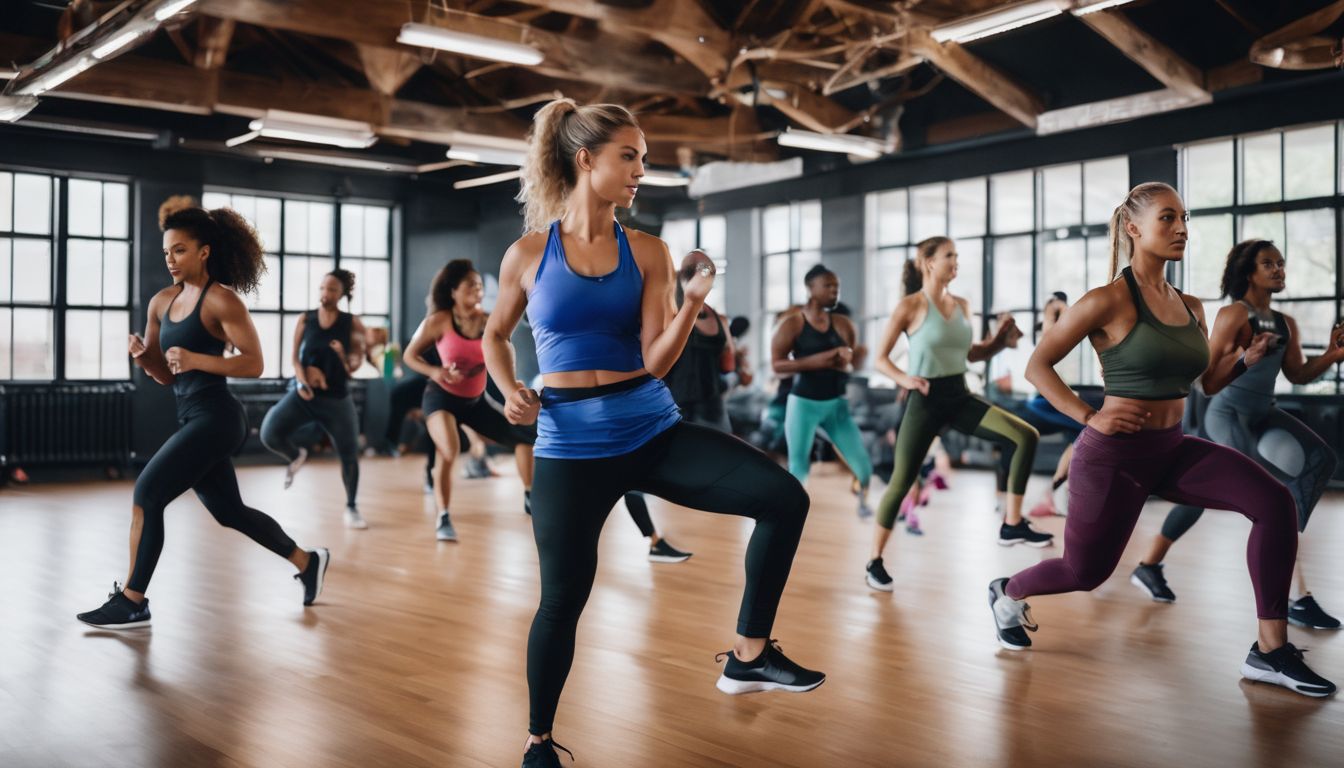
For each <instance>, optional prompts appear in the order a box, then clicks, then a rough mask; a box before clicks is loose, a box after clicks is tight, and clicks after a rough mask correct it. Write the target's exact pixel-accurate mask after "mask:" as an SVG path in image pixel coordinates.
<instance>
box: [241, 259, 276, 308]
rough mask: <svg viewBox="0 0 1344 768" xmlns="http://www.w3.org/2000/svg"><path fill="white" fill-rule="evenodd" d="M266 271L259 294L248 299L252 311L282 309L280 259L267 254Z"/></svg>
mask: <svg viewBox="0 0 1344 768" xmlns="http://www.w3.org/2000/svg"><path fill="white" fill-rule="evenodd" d="M264 258H265V260H266V271H265V272H264V273H262V275H261V284H260V285H259V286H257V292H256V293H255V294H254V295H252V296H249V297H248V307H249V308H250V309H279V308H280V257H279V256H276V255H274V254H270V253H268V254H266V256H265V257H264Z"/></svg>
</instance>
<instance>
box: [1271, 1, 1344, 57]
mask: <svg viewBox="0 0 1344 768" xmlns="http://www.w3.org/2000/svg"><path fill="white" fill-rule="evenodd" d="M1340 16H1344V0H1338V2H1334V3H1331V4H1330V5H1327V6H1326V7H1324V8H1322V9H1320V10H1319V11H1316V12H1315V13H1311V14H1308V15H1307V16H1304V17H1302V18H1300V19H1298V20H1297V21H1294V22H1293V23H1291V24H1289V25H1287V26H1284V27H1280V28H1279V29H1276V30H1274V31H1273V32H1270V33H1269V34H1268V35H1265V36H1264V37H1262V38H1260V39H1259V40H1256V41H1255V42H1254V43H1252V44H1251V61H1254V62H1255V63H1256V64H1260V65H1262V66H1266V67H1275V68H1277V69H1332V68H1334V69H1337V68H1339V66H1340V65H1341V55H1340V53H1339V48H1340V40H1339V38H1338V37H1331V36H1329V35H1323V34H1321V33H1322V32H1324V31H1325V30H1326V29H1327V28H1328V27H1330V26H1331V25H1332V24H1334V23H1335V22H1336V21H1337V20H1339V17H1340Z"/></svg>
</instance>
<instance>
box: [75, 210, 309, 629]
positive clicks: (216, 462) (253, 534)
mask: <svg viewBox="0 0 1344 768" xmlns="http://www.w3.org/2000/svg"><path fill="white" fill-rule="evenodd" d="M159 226H160V228H162V229H163V254H164V261H165V262H166V263H167V266H168V273H169V274H170V275H172V278H173V284H172V285H171V286H169V287H167V288H164V289H163V290H161V291H159V292H158V293H157V294H155V295H154V298H152V299H150V302H149V312H148V315H149V317H148V322H147V324H146V328H145V336H144V338H143V339H142V338H141V337H140V336H138V335H135V334H132V335H131V336H130V339H129V342H128V345H127V346H128V349H129V351H130V354H131V357H132V358H133V359H134V360H135V363H136V365H138V366H140V367H141V368H143V369H144V371H145V373H146V374H148V375H149V376H150V377H151V378H153V379H154V381H156V382H158V383H160V384H163V385H166V386H172V388H173V394H174V395H175V397H176V400H177V420H178V424H179V425H180V428H179V429H178V430H177V432H175V433H174V434H173V436H172V437H170V438H168V440H167V441H166V442H165V443H164V444H163V445H162V446H161V447H160V448H159V450H158V451H157V452H156V453H155V454H154V456H153V457H152V458H151V459H150V460H149V463H148V464H147V465H145V469H144V471H143V472H141V473H140V477H139V479H138V480H136V483H135V497H134V502H133V506H132V507H131V562H130V573H129V575H128V576H127V578H126V586H125V588H124V589H123V588H122V587H121V585H119V584H116V583H113V585H112V593H111V594H110V595H108V600H107V602H106V603H104V604H103V605H102V607H101V608H97V609H95V610H92V611H89V612H87V613H81V614H79V615H78V616H77V617H76V618H78V619H79V620H80V621H82V622H84V623H85V624H90V625H92V626H95V627H99V628H101V629H130V628H133V627H145V626H149V623H150V613H149V598H147V597H145V591H146V590H147V589H148V588H149V580H150V577H152V576H153V575H154V568H155V566H157V565H158V562H159V554H160V553H161V552H162V551H163V540H164V529H163V512H164V508H166V507H167V506H168V504H169V503H170V502H172V500H173V499H176V498H177V497H178V496H181V495H182V494H183V493H185V492H186V491H187V489H188V488H190V489H192V490H194V491H196V496H197V498H199V499H200V500H201V503H202V504H204V505H205V508H206V509H207V510H208V511H209V512H210V514H211V515H213V516H214V518H215V520H216V521H217V522H218V523H219V524H220V525H222V526H224V527H226V528H233V529H234V530H237V531H240V532H242V533H244V534H246V535H247V536H248V537H249V538H251V539H252V540H253V541H255V542H257V543H258V544H260V545H262V546H263V547H265V548H266V549H269V550H270V551H272V552H274V553H275V554H277V555H279V556H280V557H283V558H285V559H287V560H289V562H290V563H292V564H293V565H294V567H295V568H297V569H298V571H299V572H298V574H297V575H296V576H295V577H294V578H295V579H297V580H298V581H299V582H300V583H302V585H303V604H304V605H312V604H313V601H315V600H316V599H317V596H318V595H319V594H321V593H322V583H323V580H324V579H325V577H326V571H327V564H328V562H329V561H330V559H331V555H330V553H329V552H328V551H327V550H326V549H316V550H304V549H300V548H299V547H298V546H296V545H295V544H294V540H293V539H291V538H290V537H289V536H287V535H286V534H285V532H284V530H282V529H281V528H280V524H279V523H277V522H276V521H275V520H274V519H272V518H271V517H269V516H268V515H266V514H265V513H264V512H260V511H258V510H255V509H252V508H251V507H248V506H247V505H245V504H243V500H242V497H241V496H240V495H239V493H238V477H237V475H235V474H234V471H233V462H232V461H231V460H230V458H229V457H230V456H232V454H233V452H234V451H236V450H237V449H238V448H239V447H240V446H241V445H242V444H243V441H244V440H246V439H247V419H246V417H245V416H244V413H243V406H242V404H241V403H239V402H238V400H237V399H235V398H234V396H233V395H232V394H230V392H229V387H228V381H227V377H230V376H232V377H234V378H242V379H255V378H257V377H258V376H260V375H261V371H262V355H261V342H260V341H258V339H257V329H256V327H255V326H254V325H253V324H252V316H251V315H249V314H248V312H247V306H246V305H245V304H243V300H242V299H241V298H239V296H238V294H240V293H243V294H246V293H251V292H252V291H255V290H256V288H257V285H258V283H259V282H260V280H261V275H262V272H264V271H265V269H266V266H265V262H264V261H263V260H262V248H261V243H260V242H259V241H258V239H257V233H256V232H255V231H254V230H253V229H252V227H251V226H250V225H249V224H248V223H247V221H246V220H244V219H243V217H242V216H239V215H238V214H237V213H236V212H235V211H233V210H231V209H229V208H216V209H214V210H212V211H207V210H205V209H204V208H197V207H188V208H168V207H165V208H161V209H160V210H159ZM226 346H228V347H232V348H233V349H234V350H236V351H237V354H235V355H229V356H225V354H224V349H225V347H226Z"/></svg>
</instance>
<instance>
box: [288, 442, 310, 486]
mask: <svg viewBox="0 0 1344 768" xmlns="http://www.w3.org/2000/svg"><path fill="white" fill-rule="evenodd" d="M306 461H308V449H307V448H300V449H299V457H298V458H297V459H295V460H293V461H291V462H289V466H287V467H285V490H289V486H291V485H293V484H294V476H295V475H297V474H298V473H299V468H300V467H302V466H303V465H304V462H306Z"/></svg>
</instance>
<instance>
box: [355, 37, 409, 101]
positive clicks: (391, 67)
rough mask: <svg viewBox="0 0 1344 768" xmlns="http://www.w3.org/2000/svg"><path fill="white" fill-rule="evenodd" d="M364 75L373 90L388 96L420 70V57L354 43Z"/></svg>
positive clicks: (394, 93)
mask: <svg viewBox="0 0 1344 768" xmlns="http://www.w3.org/2000/svg"><path fill="white" fill-rule="evenodd" d="M355 48H356V49H357V50H358V51H359V61H360V63H361V64H362V65H363V68H364V76H365V77H367V78H368V79H369V85H371V86H373V89H374V90H375V91H378V92H379V93H382V94H386V95H388V96H394V95H396V93H397V91H399V90H401V87H402V86H403V85H405V84H406V81H407V80H410V79H411V78H412V77H414V76H415V73H416V72H419V71H420V67H421V66H422V64H421V62H420V57H419V56H417V55H415V54H414V53H411V52H409V51H396V50H392V49H391V48H383V47H382V46H378V45H367V44H365V43H355Z"/></svg>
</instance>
